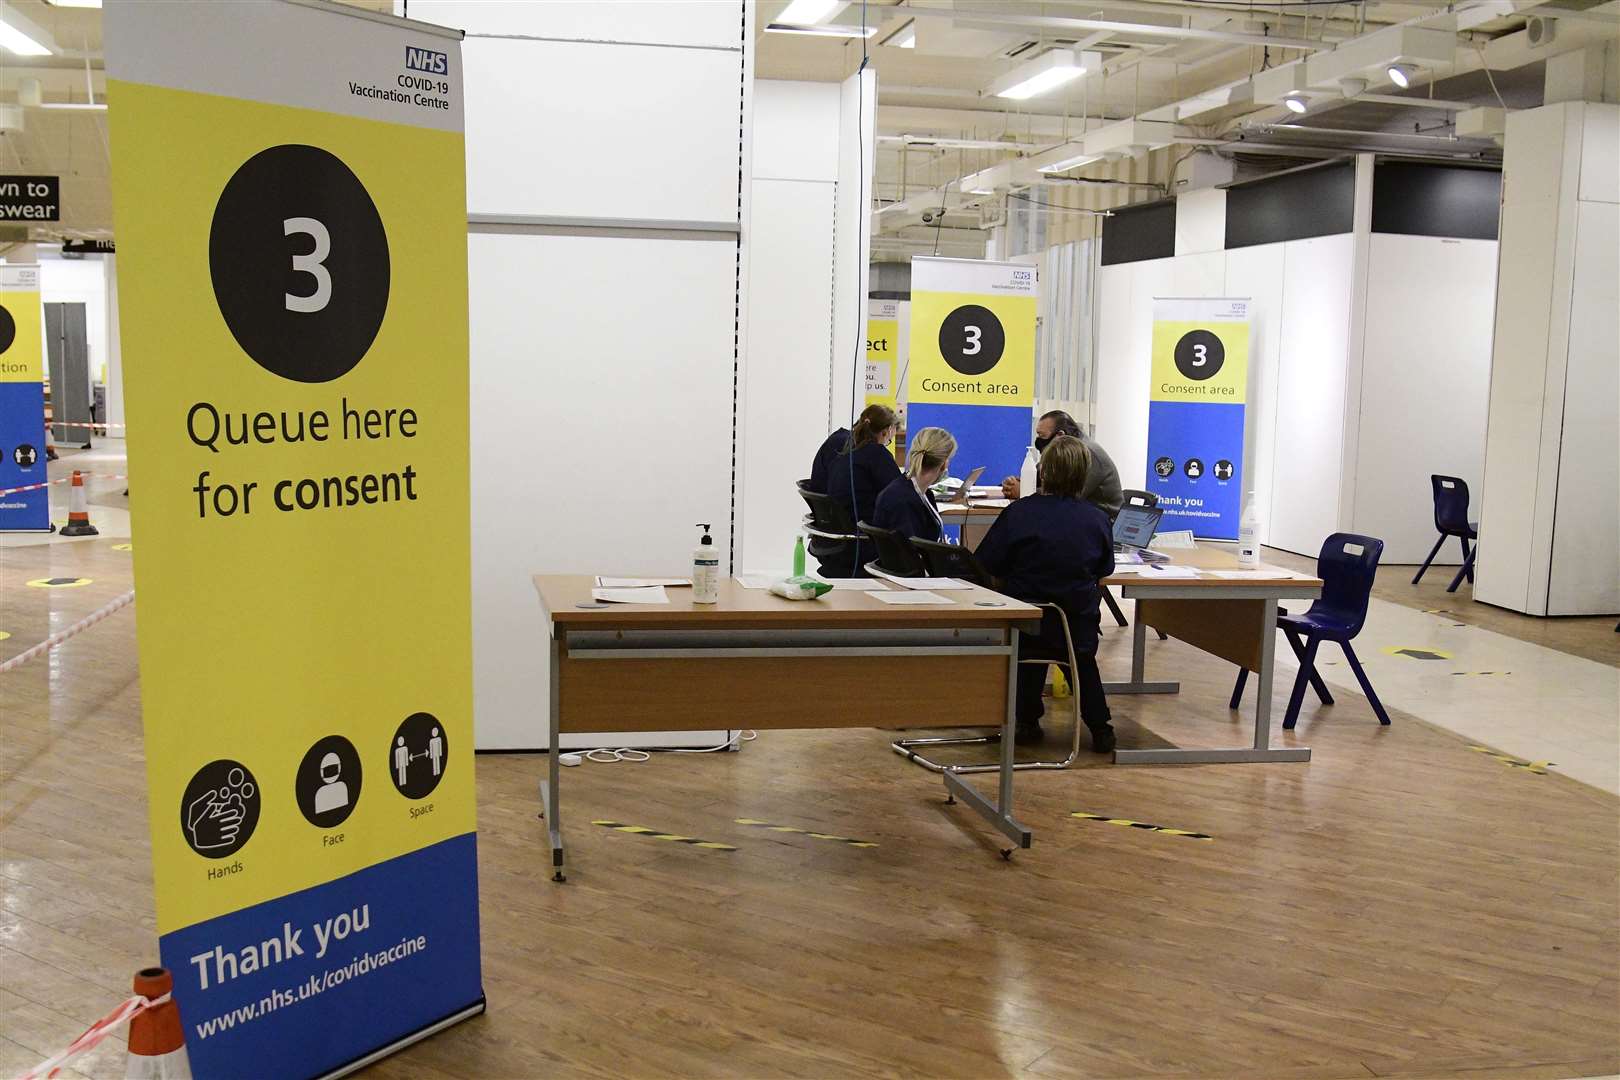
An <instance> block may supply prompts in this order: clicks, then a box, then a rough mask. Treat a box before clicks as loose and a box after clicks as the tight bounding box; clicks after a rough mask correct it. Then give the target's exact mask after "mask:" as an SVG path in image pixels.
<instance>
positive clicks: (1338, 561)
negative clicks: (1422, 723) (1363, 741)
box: [1232, 533, 1389, 729]
mask: <svg viewBox="0 0 1620 1080" xmlns="http://www.w3.org/2000/svg"><path fill="white" fill-rule="evenodd" d="M1383 553H1384V542H1383V541H1382V540H1378V539H1375V538H1374V537H1371V536H1357V535H1356V534H1354V533H1334V534H1333V535H1332V536H1330V537H1328V538H1327V540H1326V541H1325V542H1324V543H1323V544H1322V552H1321V554H1319V555H1318V556H1317V557H1316V576H1317V577H1319V578H1321V579H1322V595H1321V597H1320V598H1319V599H1317V601H1316V602H1315V603H1313V604H1312V605H1311V607H1310V610H1309V611H1307V612H1305V613H1304V614H1303V615H1290V614H1288V613H1287V612H1286V611H1282V610H1281V609H1278V617H1277V629H1279V630H1281V631H1282V632H1283V634H1284V636H1286V637H1287V638H1288V644H1289V645H1290V646H1292V647H1293V650H1294V655H1295V656H1297V657H1299V677H1298V678H1297V679H1295V680H1294V692H1293V694H1292V695H1290V696H1289V698H1288V711H1287V712H1286V713H1284V714H1283V727H1284V728H1286V729H1291V728H1293V726H1294V724H1295V723H1297V722H1298V720H1299V707H1300V706H1301V705H1302V704H1304V702H1305V685H1306V683H1309V684H1310V686H1311V688H1312V689H1313V690H1315V691H1316V696H1317V697H1318V698H1319V699H1321V702H1322V704H1324V705H1331V704H1333V695H1332V694H1330V693H1328V689H1327V684H1326V683H1324V682H1323V681H1322V677H1321V676H1320V675H1318V674H1317V673H1316V650H1317V647H1318V646H1320V645H1321V644H1322V642H1324V641H1337V642H1338V643H1339V647H1340V648H1341V649H1343V650H1344V657H1345V659H1346V660H1348V661H1350V670H1351V671H1354V672H1355V673H1356V681H1357V682H1359V683H1361V691H1362V693H1364V694H1366V695H1367V701H1368V703H1369V704H1370V705H1372V708H1373V712H1375V713H1377V714H1378V722H1379V723H1380V724H1388V723H1389V714H1388V713H1386V712H1385V711H1384V704H1383V702H1381V701H1379V700H1378V694H1377V693H1376V692H1374V690H1373V688H1372V683H1370V682H1368V681H1367V673H1366V672H1365V671H1363V670H1362V668H1361V661H1360V660H1359V659H1357V658H1356V651H1355V650H1354V649H1352V648H1351V647H1350V640H1351V639H1352V638H1354V637H1355V636H1356V635H1357V634H1359V633H1361V626H1362V624H1363V623H1365V622H1366V621H1367V601H1368V600H1369V599H1371V597H1372V587H1373V577H1374V575H1375V574H1376V573H1377V572H1378V558H1379V556H1381V555H1382V554H1383ZM1302 639H1303V640H1302ZM1248 680H1249V670H1248V669H1247V668H1240V669H1238V677H1237V685H1236V686H1234V687H1233V688H1232V708H1234V709H1235V708H1237V707H1238V703H1239V702H1240V701H1242V699H1243V686H1244V684H1245V683H1247V682H1248Z"/></svg>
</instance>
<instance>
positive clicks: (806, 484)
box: [793, 480, 816, 514]
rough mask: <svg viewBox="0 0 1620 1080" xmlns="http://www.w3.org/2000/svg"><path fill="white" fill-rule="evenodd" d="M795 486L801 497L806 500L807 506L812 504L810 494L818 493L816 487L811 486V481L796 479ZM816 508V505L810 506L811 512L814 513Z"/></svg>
mask: <svg viewBox="0 0 1620 1080" xmlns="http://www.w3.org/2000/svg"><path fill="white" fill-rule="evenodd" d="M793 487H794V488H795V489H796V490H797V491H798V493H799V497H800V498H801V499H803V500H804V504H805V505H806V506H810V496H811V495H814V494H816V490H815V488H812V487H811V486H810V481H809V480H795V481H793ZM807 493H808V494H807ZM815 510H816V508H815V507H814V506H810V512H811V514H814V513H815Z"/></svg>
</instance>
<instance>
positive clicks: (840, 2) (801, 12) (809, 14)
mask: <svg viewBox="0 0 1620 1080" xmlns="http://www.w3.org/2000/svg"><path fill="white" fill-rule="evenodd" d="M848 6H849V0H793V2H792V3H791V4H789V5H788V6H787V7H785V8H783V9H782V14H780V15H778V16H777V17H776V21H777V22H779V23H788V24H789V25H793V26H814V25H815V24H816V23H819V22H826V21H827V20H828V19H830V18H832V17H833V16H834V15H837V14H838V13H839V12H840V11H843V10H844V9H845V8H846V7H848Z"/></svg>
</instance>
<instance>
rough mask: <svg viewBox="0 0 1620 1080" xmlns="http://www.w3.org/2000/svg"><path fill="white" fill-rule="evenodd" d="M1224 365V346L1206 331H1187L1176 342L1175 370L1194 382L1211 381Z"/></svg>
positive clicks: (1218, 339)
mask: <svg viewBox="0 0 1620 1080" xmlns="http://www.w3.org/2000/svg"><path fill="white" fill-rule="evenodd" d="M1224 363H1226V346H1225V345H1222V344H1221V339H1220V338H1218V337H1216V336H1215V335H1214V334H1212V333H1210V332H1209V331H1208V330H1189V331H1187V332H1186V333H1185V334H1182V335H1181V340H1180V341H1178V342H1176V370H1177V371H1179V372H1181V373H1182V374H1183V375H1185V376H1186V377H1187V378H1189V379H1192V380H1193V381H1194V382H1203V381H1204V380H1205V379H1212V378H1214V377H1215V373H1216V372H1217V371H1219V370H1221V365H1222V364H1224Z"/></svg>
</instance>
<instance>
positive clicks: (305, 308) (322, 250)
mask: <svg viewBox="0 0 1620 1080" xmlns="http://www.w3.org/2000/svg"><path fill="white" fill-rule="evenodd" d="M297 233H302V234H304V235H305V236H308V237H311V238H313V239H314V241H315V250H314V251H312V252H310V253H309V254H308V255H294V256H293V257H292V265H293V269H294V270H301V271H303V272H304V273H306V274H308V275H309V276H310V277H312V278H314V279H315V291H314V292H313V293H311V294H310V295H308V296H294V295H293V294H292V293H286V294H285V295H286V297H287V310H288V311H302V312H316V311H324V310H325V309H326V305H327V304H328V303H330V302H331V300H332V275H331V274H329V273H328V272H327V270H326V267H325V266H323V265H321V264H322V263H324V262H325V261H326V257H327V256H328V255H330V254H331V253H332V236H331V234H330V233H328V232H327V231H326V226H325V225H322V224H321V223H320V222H319V221H316V220H315V219H314V218H307V217H291V218H287V219H286V220H285V221H283V222H282V223H281V234H282V235H283V236H292V235H294V234H297Z"/></svg>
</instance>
